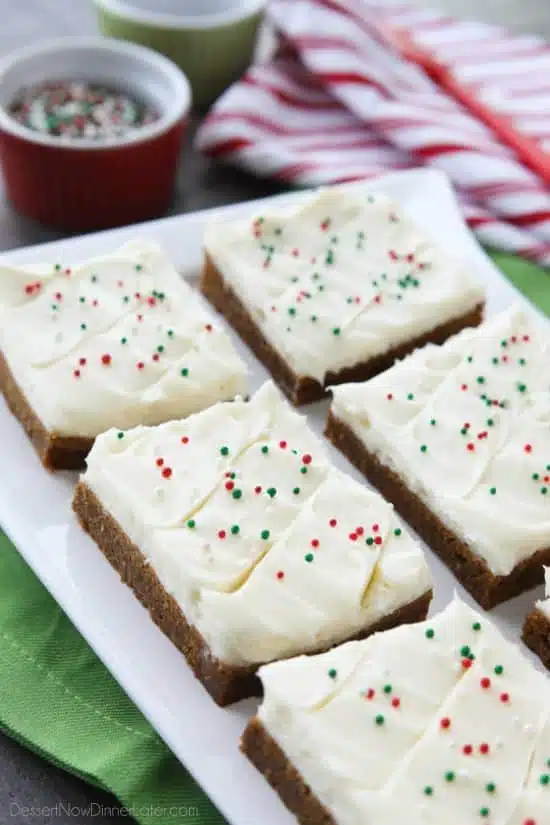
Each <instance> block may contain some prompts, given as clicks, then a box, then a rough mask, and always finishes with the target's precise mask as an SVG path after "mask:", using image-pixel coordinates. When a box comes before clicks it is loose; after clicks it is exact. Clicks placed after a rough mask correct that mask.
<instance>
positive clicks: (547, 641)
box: [523, 567, 550, 670]
mask: <svg viewBox="0 0 550 825" xmlns="http://www.w3.org/2000/svg"><path fill="white" fill-rule="evenodd" d="M545 578H546V598H545V599H540V600H539V601H537V602H536V604H535V607H534V608H533V610H532V611H531V613H529V615H528V616H527V618H526V619H525V624H524V626H523V641H524V642H525V644H526V645H527V646H528V647H529V648H531V650H532V651H533V652H534V653H536V654H537V656H538V657H539V659H540V660H541V662H542V663H543V664H544V666H545V667H547V668H548V670H550V567H546V568H545Z"/></svg>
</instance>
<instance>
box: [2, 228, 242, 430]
mask: <svg viewBox="0 0 550 825" xmlns="http://www.w3.org/2000/svg"><path fill="white" fill-rule="evenodd" d="M0 349H1V350H2V352H3V354H4V357H5V358H6V360H7V362H8V365H9V367H10V369H11V371H12V373H13V375H14V376H15V379H16V381H17V383H18V385H19V387H20V389H21V390H22V391H23V393H24V394H25V396H26V397H27V399H28V401H29V403H30V405H31V407H32V408H33V410H34V411H35V413H36V414H37V415H38V417H39V418H40V420H41V421H42V423H43V424H44V426H45V427H46V428H47V429H49V430H51V431H54V432H58V433H60V434H61V435H78V436H89V437H93V436H96V435H98V434H99V433H100V432H103V431H104V430H106V429H107V428H109V427H113V426H117V427H132V426H135V425H137V424H156V423H159V422H162V421H166V420H169V419H171V418H181V417H183V416H185V415H188V414H190V413H192V412H196V411H198V410H201V409H204V408H205V407H207V406H209V405H210V404H213V403H215V402H216V401H219V400H225V399H229V398H233V397H235V395H237V394H239V393H243V392H245V391H246V373H245V367H244V364H243V363H242V361H241V360H240V359H239V357H238V356H237V354H236V352H235V350H234V348H233V346H232V344H231V341H230V340H229V338H228V336H227V334H226V333H225V332H224V331H223V330H222V329H221V327H220V325H219V323H217V322H216V321H215V320H214V319H213V316H212V315H211V314H210V313H209V312H208V311H206V310H205V309H204V306H203V302H202V299H201V298H200V296H199V295H198V294H197V293H196V292H195V291H194V290H192V289H191V287H190V286H189V285H188V284H186V283H185V281H184V280H183V279H182V278H181V277H180V276H179V275H178V273H177V272H176V270H175V269H174V267H173V266H172V264H171V263H170V261H168V260H167V258H166V257H165V255H164V254H163V252H162V251H161V249H160V247H158V246H157V245H156V244H154V243H151V242H149V241H133V242H130V243H127V244H125V245H124V246H123V247H121V248H120V249H119V250H117V251H116V252H114V253H113V254H112V255H106V256H104V257H101V258H95V259H93V260H90V261H88V262H86V263H83V264H81V265H79V266H77V267H74V268H67V267H64V266H62V265H61V264H52V265H49V266H41V267H34V268H15V267H9V266H5V265H3V266H1V267H0Z"/></svg>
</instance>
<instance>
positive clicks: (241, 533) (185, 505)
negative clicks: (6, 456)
mask: <svg viewBox="0 0 550 825" xmlns="http://www.w3.org/2000/svg"><path fill="white" fill-rule="evenodd" d="M87 463H88V469H87V471H86V472H85V473H84V475H83V476H82V478H81V481H80V482H79V484H78V486H77V489H76V493H75V498H74V504H73V506H74V510H75V511H76V513H77V516H78V518H79V520H80V522H81V524H82V526H83V527H84V529H85V530H86V531H87V532H88V533H89V534H90V535H91V537H92V538H93V539H94V541H95V542H96V544H97V545H98V547H99V549H100V550H101V551H102V552H103V553H104V555H105V556H106V557H107V559H108V560H109V561H110V562H111V564H112V565H113V566H114V567H115V569H116V570H117V571H118V573H119V574H120V576H121V578H122V579H123V581H124V582H126V583H127V584H128V585H129V586H130V587H131V588H132V590H133V591H134V593H135V595H136V596H137V597H138V598H139V599H140V601H141V602H142V603H143V604H144V606H145V607H146V608H147V609H148V610H149V612H150V614H151V617H152V618H153V620H154V621H155V622H156V623H157V624H158V626H159V627H160V628H161V629H162V630H163V631H164V633H165V634H166V635H167V636H168V637H169V638H170V639H171V640H172V641H173V642H174V644H175V645H176V646H177V647H178V648H179V649H180V650H181V651H182V652H183V653H184V655H185V656H186V658H187V660H188V662H189V664H190V665H191V667H192V668H193V670H194V672H195V674H196V675H197V677H198V678H199V679H200V680H201V682H202V683H203V684H204V686H205V687H206V689H207V690H208V691H209V692H210V693H211V695H212V696H213V697H214V699H215V700H216V701H217V702H218V703H219V704H221V705H224V704H228V703H230V702H234V701H237V700H238V699H241V698H244V697H246V696H250V695H253V694H255V693H257V692H258V688H259V683H258V682H257V679H256V676H255V673H256V670H257V668H258V667H259V666H260V665H261V664H263V663H265V662H268V661H272V660H275V659H281V658H285V657H288V656H292V655H294V654H296V653H301V652H304V651H312V650H324V649H327V648H330V647H332V646H333V645H334V644H337V643H339V642H341V641H343V640H345V639H350V638H355V637H363V636H366V635H367V634H368V633H370V632H373V631H374V630H378V629H381V628H385V627H390V626H393V625H395V624H398V623H400V622H408V621H418V620H420V619H422V618H424V617H425V615H426V612H427V609H428V605H429V602H430V599H431V579H430V575H429V572H428V569H427V566H426V562H425V560H424V556H423V553H422V551H421V549H420V547H419V545H418V543H417V542H416V541H415V540H413V539H412V537H411V536H410V534H409V533H408V532H407V531H406V530H405V529H404V528H403V527H402V525H401V524H400V523H399V521H398V519H397V517H396V515H395V513H394V511H393V508H392V507H391V505H390V504H388V503H387V502H385V501H384V500H383V499H382V498H381V497H380V496H379V495H378V494H376V493H372V492H370V491H368V490H366V489H365V488H364V487H363V486H362V485H360V484H358V483H357V482H355V481H352V480H351V479H350V478H349V477H347V476H345V475H344V474H343V473H340V472H339V471H337V470H336V469H335V468H333V467H331V465H330V464H329V461H328V460H327V457H326V455H325V452H324V447H323V444H322V442H320V441H319V440H318V439H317V438H316V437H315V436H314V435H313V434H312V433H311V431H310V430H309V429H308V427H307V424H306V422H305V419H303V418H302V417H301V416H299V415H298V414H297V413H295V412H294V411H293V410H292V409H291V408H290V406H289V405H288V404H287V403H286V402H285V401H283V399H282V398H281V396H280V395H279V393H278V392H277V390H275V388H274V387H273V385H272V384H266V385H264V387H263V388H262V389H261V390H259V391H258V392H257V393H256V395H254V396H253V398H252V400H251V401H249V402H246V401H240V400H236V401H234V402H227V403H222V404H217V405H215V406H213V407H211V408H209V409H208V410H206V411H204V412H202V413H199V414H196V415H192V416H190V417H189V418H187V419H186V420H184V421H179V422H170V423H167V424H162V425H160V426H158V427H152V428H148V427H137V428H136V429H133V430H129V431H122V430H121V431H117V430H110V431H109V432H107V433H105V434H103V435H102V436H100V437H99V438H98V439H97V440H96V443H95V445H94V447H93V449H92V451H91V452H90V454H89V456H88V460H87Z"/></svg>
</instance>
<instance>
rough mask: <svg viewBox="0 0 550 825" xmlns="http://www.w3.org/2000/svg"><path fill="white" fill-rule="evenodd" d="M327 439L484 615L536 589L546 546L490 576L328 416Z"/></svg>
mask: <svg viewBox="0 0 550 825" xmlns="http://www.w3.org/2000/svg"><path fill="white" fill-rule="evenodd" d="M325 435H326V436H327V438H328V439H329V440H330V441H331V442H332V443H333V444H334V446H335V447H338V449H339V450H340V451H341V452H342V453H343V454H344V455H345V456H346V458H348V459H349V461H351V463H352V464H354V465H355V466H356V467H357V468H358V469H359V470H360V471H361V472H362V473H363V475H364V476H365V477H366V478H367V479H368V480H369V481H370V482H371V483H372V484H374V485H375V486H376V487H377V488H378V489H379V490H380V492H381V493H382V495H383V496H385V498H387V499H388V500H389V501H391V502H392V503H393V504H394V505H395V508H396V510H398V512H399V513H400V514H401V515H402V516H403V518H404V519H405V520H406V521H408V523H409V524H410V525H411V526H412V527H413V528H414V529H415V530H416V532H417V533H418V534H419V535H420V536H421V537H422V538H423V539H424V541H425V542H426V543H427V544H428V545H429V546H430V547H431V548H432V550H434V552H436V553H437V555H438V556H440V558H442V559H443V561H444V562H445V564H446V565H447V566H448V567H450V568H451V570H452V571H453V573H454V574H455V576H456V577H457V579H458V580H459V581H460V583H461V584H462V585H463V586H464V587H465V588H466V590H467V591H468V592H469V593H471V594H472V596H473V597H474V599H475V600H476V601H477V602H479V604H480V605H481V606H482V607H484V608H485V609H486V610H490V609H491V608H492V607H495V606H496V605H497V604H500V603H501V602H505V601H507V600H508V599H512V598H513V597H514V596H518V595H519V594H520V593H523V592H524V591H525V590H529V589H530V588H532V587H535V586H536V585H538V584H540V583H541V582H542V581H543V578H544V571H543V565H544V564H550V547H546V548H544V549H541V550H539V551H537V552H536V553H534V554H533V555H532V556H530V557H529V558H528V559H525V560H524V561H522V562H520V563H519V564H518V565H517V566H516V567H514V569H513V570H512V572H511V573H509V575H507V576H497V575H495V574H494V573H492V572H491V570H490V569H489V567H488V566H487V564H486V562H485V561H484V560H483V559H482V558H480V556H478V555H476V554H475V553H474V552H473V551H472V550H471V549H470V547H469V546H468V544H466V543H465V542H464V541H462V540H461V539H460V537H459V536H457V535H456V534H455V533H453V532H452V531H451V530H449V528H448V527H446V526H445V525H444V524H443V522H442V521H441V520H440V519H439V518H438V516H437V515H436V514H435V513H433V512H432V511H431V510H430V508H429V507H428V506H427V505H426V504H425V503H424V502H423V501H422V500H421V499H420V498H419V497H418V496H417V495H416V494H415V493H413V492H412V491H411V490H410V489H409V488H408V486H407V485H406V483H405V482H404V481H403V480H402V479H401V478H400V476H399V475H397V473H395V472H393V470H391V469H390V468H389V467H386V466H385V465H384V464H382V462H381V461H380V460H379V459H378V458H377V457H376V456H375V455H374V454H373V453H370V452H369V451H368V450H367V448H366V447H365V445H364V444H363V443H362V441H361V440H360V439H359V438H357V436H356V435H355V434H354V432H353V431H352V429H351V427H349V426H348V425H347V424H346V423H344V422H343V421H341V420H340V419H338V418H337V417H336V416H335V415H334V414H333V413H332V411H331V412H329V416H328V419H327V424H326V429H325Z"/></svg>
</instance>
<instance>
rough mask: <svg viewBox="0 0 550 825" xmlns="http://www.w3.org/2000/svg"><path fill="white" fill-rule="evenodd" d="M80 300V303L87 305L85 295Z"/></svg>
mask: <svg viewBox="0 0 550 825" xmlns="http://www.w3.org/2000/svg"><path fill="white" fill-rule="evenodd" d="M78 300H79V301H80V303H81V304H85V303H86V298H85V297H84V295H81V296H80V298H79V299H78Z"/></svg>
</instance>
